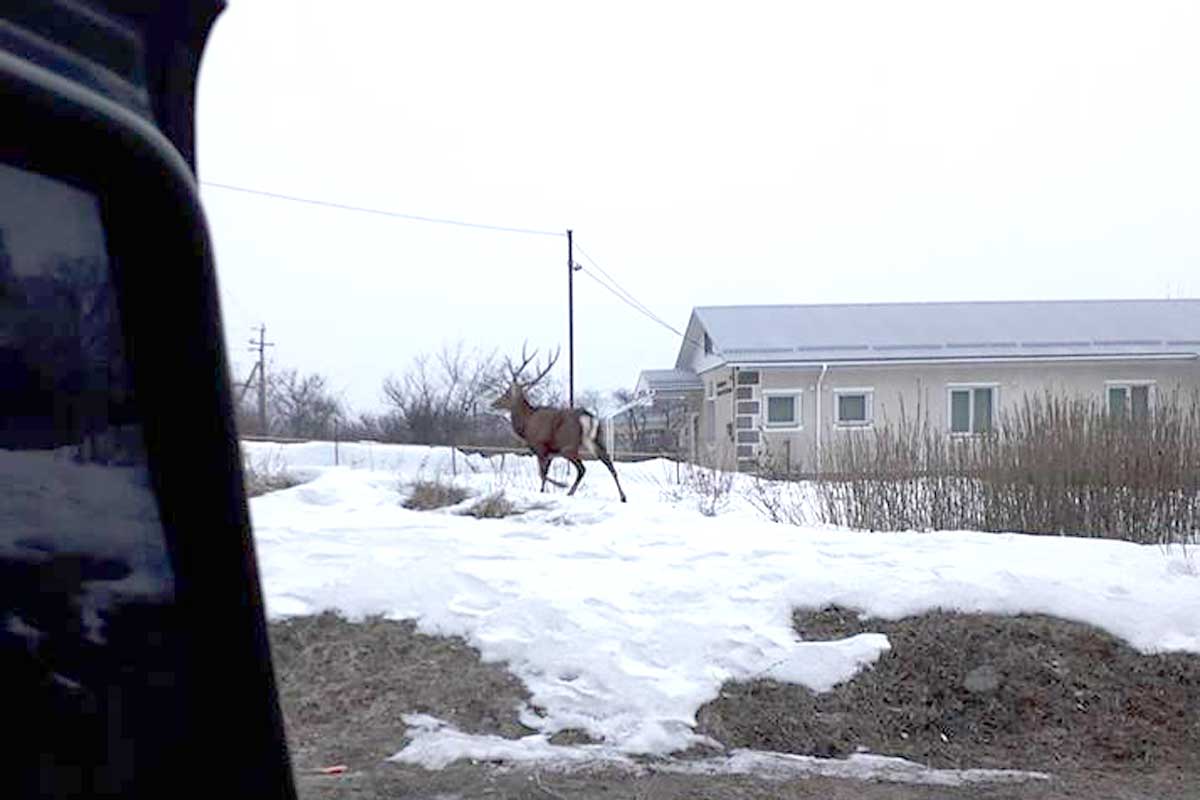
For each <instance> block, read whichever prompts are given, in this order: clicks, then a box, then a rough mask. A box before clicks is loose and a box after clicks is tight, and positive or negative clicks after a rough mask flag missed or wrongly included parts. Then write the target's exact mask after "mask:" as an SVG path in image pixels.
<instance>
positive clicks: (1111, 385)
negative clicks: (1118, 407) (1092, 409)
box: [1104, 378, 1158, 419]
mask: <svg viewBox="0 0 1200 800" xmlns="http://www.w3.org/2000/svg"><path fill="white" fill-rule="evenodd" d="M1135 386H1145V387H1147V389H1148V391H1147V392H1146V413H1147V414H1153V413H1154V399H1155V394H1156V393H1157V392H1158V381H1155V380H1152V379H1150V378H1137V379H1125V380H1112V381H1105V382H1104V414H1105V416H1109V415H1111V414H1112V406H1111V405H1109V397H1108V393H1109V391H1111V390H1112V389H1124V390H1125V410H1126V412H1127V413H1126V418H1127V419H1132V418H1133V387H1135Z"/></svg>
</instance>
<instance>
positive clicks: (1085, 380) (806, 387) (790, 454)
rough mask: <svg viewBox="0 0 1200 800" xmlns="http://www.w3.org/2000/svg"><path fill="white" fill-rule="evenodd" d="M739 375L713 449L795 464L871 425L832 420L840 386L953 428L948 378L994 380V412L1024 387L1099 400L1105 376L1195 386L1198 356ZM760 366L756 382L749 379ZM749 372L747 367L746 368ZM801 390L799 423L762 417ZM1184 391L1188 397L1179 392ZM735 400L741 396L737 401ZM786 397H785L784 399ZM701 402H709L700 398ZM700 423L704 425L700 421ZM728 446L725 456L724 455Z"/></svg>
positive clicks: (723, 399)
mask: <svg viewBox="0 0 1200 800" xmlns="http://www.w3.org/2000/svg"><path fill="white" fill-rule="evenodd" d="M732 372H734V370H730V369H722V370H713V371H712V372H711V373H708V374H706V375H704V376H702V377H703V378H704V379H705V380H706V386H707V381H709V380H712V379H713V378H714V377H715V376H716V375H717V374H718V373H722V374H723V376H724V377H725V378H727V379H730V380H734V378H733V375H732V374H730V373H732ZM736 372H740V373H743V374H742V375H741V377H740V378H736V380H737V381H739V383H737V384H736V386H735V387H734V392H733V393H732V394H726V395H722V396H719V397H718V398H717V401H716V404H715V405H716V414H717V418H716V433H717V437H716V438H717V442H715V443H713V446H712V447H710V450H712V451H718V450H720V449H721V447H722V446H723V447H724V448H725V449H726V450H728V449H729V448H736V450H735V457H736V459H737V460H739V461H742V462H743V464H742V465H743V466H747V465H748V464H749V463H750V462H757V460H758V459H759V458H760V457H762V456H764V455H767V456H770V457H772V458H775V459H777V460H778V462H779V463H781V464H782V463H787V464H789V465H790V466H792V467H795V468H799V469H809V468H811V467H812V466H813V459H814V457H815V454H816V445H817V440H818V427H819V429H820V434H819V438H820V441H821V442H823V443H824V442H829V441H830V440H831V439H832V438H834V437H839V436H853V435H856V434H859V435H861V433H862V431H863V430H866V429H869V428H870V426H869V425H868V426H855V427H847V426H838V425H836V424H835V417H834V414H835V405H834V404H835V399H836V397H837V394H838V390H839V389H842V390H844V389H866V390H870V396H871V406H872V409H871V410H872V414H871V417H872V419H873V421H874V422H875V423H884V422H888V421H890V422H896V421H898V420H899V419H900V417H901V415H902V413H903V414H907V415H908V416H909V418H910V419H911V418H913V417H915V416H916V413H917V411H918V409H919V410H920V413H922V414H923V415H924V416H925V418H926V419H927V420H928V422H929V424H930V425H931V426H932V427H933V428H934V429H935V430H942V431H946V432H947V434H949V432H950V399H949V390H950V388H951V387H952V386H958V387H959V388H965V387H966V386H970V385H979V386H990V387H993V388H994V395H993V398H994V400H993V402H994V405H995V408H994V418H995V419H999V417H1000V415H1001V414H1003V413H1004V412H1005V411H1011V410H1015V409H1017V408H1019V406H1020V404H1021V402H1022V398H1023V397H1025V396H1026V395H1027V394H1037V395H1040V394H1042V393H1043V392H1045V391H1047V390H1048V391H1051V392H1053V393H1055V394H1061V395H1068V396H1074V397H1081V398H1091V399H1094V400H1095V401H1096V402H1098V403H1100V404H1101V406H1102V407H1103V404H1104V403H1105V398H1106V392H1107V389H1108V386H1109V384H1110V383H1113V382H1124V381H1128V382H1130V383H1143V382H1149V383H1152V384H1153V387H1154V388H1153V391H1154V392H1156V393H1158V394H1159V395H1162V394H1163V393H1170V392H1171V391H1172V390H1179V391H1180V392H1182V393H1183V394H1184V395H1188V394H1189V393H1191V392H1194V391H1200V360H1197V359H1189V360H1173V361H1152V360H1122V361H1090V362H1039V363H1024V364H1021V363H1006V364H933V365H929V364H921V365H879V366H867V367H839V366H836V365H831V366H829V368H828V369H827V370H826V372H825V375H824V377H823V378H821V368H820V367H802V368H786V367H772V368H763V369H758V370H750V369H747V368H741V369H739V370H736ZM753 372H758V380H757V382H747V381H748V380H750V379H751V378H752V373H753ZM746 373H751V374H746ZM818 380H820V385H821V390H820V401H819V406H820V414H819V416H818V399H817V384H818ZM793 392H795V393H798V396H799V397H798V399H799V403H798V406H799V409H800V419H799V424H798V425H796V426H786V427H774V426H771V425H768V424H767V402H768V400H767V398H769V397H770V396H772V395H773V394H782V395H783V396H786V395H787V394H790V393H793ZM1183 399H1186V397H1185V398H1183ZM735 403H741V404H742V405H741V406H740V407H736V408H735ZM785 404H786V402H785ZM704 407H705V409H706V410H707V409H709V408H710V406H708V404H705V406H704ZM702 430H704V429H703V427H702ZM728 461H729V459H728V454H727V455H726V458H725V462H726V463H728Z"/></svg>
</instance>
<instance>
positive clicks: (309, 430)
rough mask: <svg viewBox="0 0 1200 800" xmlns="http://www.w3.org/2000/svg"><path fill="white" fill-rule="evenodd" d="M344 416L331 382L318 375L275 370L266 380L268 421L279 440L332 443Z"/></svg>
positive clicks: (292, 370) (289, 370)
mask: <svg viewBox="0 0 1200 800" xmlns="http://www.w3.org/2000/svg"><path fill="white" fill-rule="evenodd" d="M344 416H345V414H344V412H343V409H342V406H341V403H340V402H339V401H338V400H337V398H335V397H334V396H333V393H332V391H331V390H330V389H329V384H328V381H326V379H325V377H324V376H323V375H318V374H316V373H312V374H308V375H304V374H301V373H300V372H298V371H297V370H295V369H282V370H280V369H276V370H272V371H271V373H270V374H269V376H268V378H267V419H268V426H269V427H270V429H271V431H272V432H273V433H275V434H276V435H279V436H292V437H296V438H304V439H329V438H332V437H333V435H334V425H335V423H337V422H340V421H341V420H342V419H343V417H344Z"/></svg>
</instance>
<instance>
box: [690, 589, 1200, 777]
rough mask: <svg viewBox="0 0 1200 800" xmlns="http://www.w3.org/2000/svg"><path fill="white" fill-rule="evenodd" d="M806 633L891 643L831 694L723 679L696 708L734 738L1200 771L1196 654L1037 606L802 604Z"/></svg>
mask: <svg viewBox="0 0 1200 800" xmlns="http://www.w3.org/2000/svg"><path fill="white" fill-rule="evenodd" d="M794 623H795V626H796V629H797V631H798V632H799V634H800V635H801V637H802V638H804V639H805V640H827V639H839V638H843V637H846V636H851V635H854V634H857V633H861V632H864V631H877V632H881V633H884V634H886V635H887V637H888V640H889V641H890V642H891V645H892V649H891V650H890V651H889V652H887V653H885V654H884V655H882V656H881V657H880V659H879V661H878V662H876V664H875V665H874V666H873V667H870V668H868V669H866V670H864V671H863V672H861V673H860V674H859V675H857V676H856V677H854V678H853V679H851V680H850V681H847V682H846V683H843V684H840V685H839V686H837V687H835V688H834V689H833V690H832V691H830V692H826V693H823V694H819V695H818V694H814V693H813V692H811V691H809V690H808V689H806V688H804V687H802V686H797V685H793V684H783V683H778V682H775V681H767V680H760V681H752V682H747V683H737V684H727V685H726V686H725V687H723V689H722V691H721V695H720V697H719V699H717V700H715V701H713V702H712V703H709V704H708V705H706V706H704V707H703V708H702V709H701V710H700V712H699V715H698V719H699V722H700V729H701V731H702V732H705V733H708V734H710V735H712V736H714V737H716V738H717V739H719V740H720V741H721V742H723V743H724V744H726V745H728V746H732V747H756V748H765V749H770V750H781V751H784V752H793V753H803V754H809V755H819V756H845V755H849V754H851V753H853V752H855V750H856V749H857V748H858V747H860V746H863V747H866V748H868V749H869V750H870V751H872V752H875V753H886V754H891V755H900V756H904V757H906V758H910V759H913V760H916V761H920V762H922V763H928V764H931V765H933V766H939V767H948V768H949V767H954V768H959V767H997V768H1012V767H1020V768H1027V769H1028V768H1031V769H1047V770H1051V771H1059V770H1067V771H1071V770H1074V769H1081V770H1090V769H1130V768H1133V769H1139V770H1140V769H1144V768H1150V769H1158V768H1163V767H1170V768H1172V769H1179V770H1181V771H1182V772H1184V773H1186V774H1190V775H1192V776H1194V777H1195V778H1196V779H1197V780H1200V725H1197V723H1196V719H1195V709H1197V708H1200V657H1197V656H1195V655H1190V654H1166V655H1143V654H1141V653H1138V652H1137V651H1135V650H1133V649H1131V648H1129V647H1128V646H1126V645H1125V644H1123V643H1121V642H1119V641H1117V640H1116V639H1114V638H1112V637H1111V636H1109V635H1108V634H1106V633H1104V632H1103V631H1100V630H1098V629H1095V628H1091V627H1089V626H1086V625H1081V624H1078V623H1073V622H1066V621H1063V620H1058V619H1054V618H1051V617H1045V616H1040V615H1022V616H1016V617H1004V616H995V615H989V614H954V613H942V612H936V613H931V614H923V615H920V616H916V617H909V618H906V619H902V620H898V621H895V622H886V621H882V620H870V621H868V622H866V623H864V622H862V621H860V620H859V619H858V616H857V614H855V613H853V612H852V611H848V610H847V609H843V608H836V607H830V608H825V609H822V610H820V611H807V612H797V614H796V615H795V619H794Z"/></svg>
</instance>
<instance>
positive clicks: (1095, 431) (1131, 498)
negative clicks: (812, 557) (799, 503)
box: [816, 395, 1200, 544]
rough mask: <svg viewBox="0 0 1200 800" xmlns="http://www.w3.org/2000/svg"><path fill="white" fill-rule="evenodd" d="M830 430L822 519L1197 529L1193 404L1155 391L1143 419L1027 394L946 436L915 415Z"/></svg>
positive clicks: (913, 525)
mask: <svg viewBox="0 0 1200 800" xmlns="http://www.w3.org/2000/svg"><path fill="white" fill-rule="evenodd" d="M902 419H903V420H904V421H902V422H900V423H899V424H896V425H887V424H881V425H879V426H877V427H876V429H875V430H874V431H873V432H871V433H870V434H863V435H856V436H845V437H841V438H839V439H836V440H834V442H832V443H831V444H830V446H829V447H828V448H827V449H826V451H825V452H824V453H823V454H822V464H821V477H820V478H819V480H818V481H817V487H816V488H817V497H818V501H819V502H818V514H819V516H820V518H821V520H822V521H823V522H828V523H832V524H836V525H847V526H850V527H855V528H863V529H868V530H910V529H915V530H930V529H935V530H955V529H969V530H983V531H1023V532H1029V533H1054V534H1071V535H1081V536H1096V537H1103V538H1112V539H1124V540H1127V541H1133V542H1139V543H1160V544H1167V543H1180V544H1186V543H1189V542H1191V541H1192V540H1193V537H1195V535H1196V533H1197V531H1200V402H1197V400H1196V398H1195V397H1193V398H1192V400H1191V401H1190V402H1189V403H1183V402H1180V401H1179V398H1178V397H1177V396H1169V397H1165V398H1160V400H1159V402H1158V403H1157V406H1156V408H1155V409H1154V413H1153V415H1152V416H1151V417H1150V418H1149V419H1147V420H1143V421H1136V422H1135V421H1129V420H1118V419H1113V418H1111V417H1109V416H1108V415H1106V414H1105V413H1104V410H1103V409H1102V408H1101V407H1099V405H1098V404H1096V403H1093V402H1087V401H1083V400H1075V399H1063V398H1059V397H1054V396H1051V395H1044V396H1041V397H1027V398H1026V399H1025V400H1024V402H1023V403H1022V405H1021V406H1020V407H1019V408H1018V409H1016V410H1015V411H1012V412H1007V413H1003V414H1001V415H1000V417H999V420H998V422H999V424H998V426H997V429H996V430H995V431H994V432H992V433H990V434H987V435H982V436H972V437H965V438H956V437H949V436H947V435H945V433H944V432H942V431H939V430H935V429H933V427H932V426H931V425H930V423H929V422H928V418H927V416H925V415H923V414H921V412H920V409H918V413H917V414H916V415H914V416H913V417H912V418H909V417H905V416H904V415H903V414H902Z"/></svg>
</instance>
